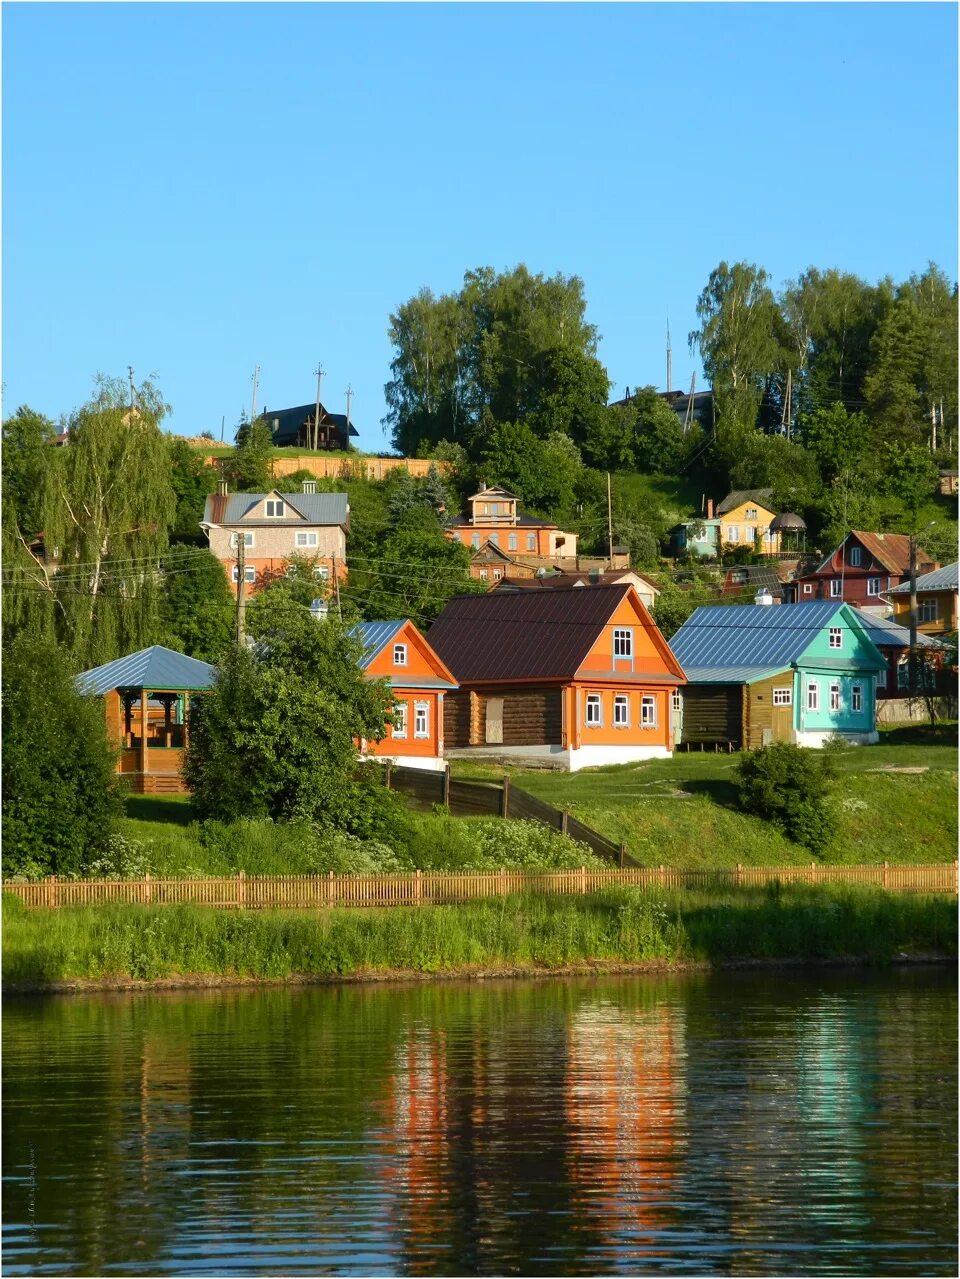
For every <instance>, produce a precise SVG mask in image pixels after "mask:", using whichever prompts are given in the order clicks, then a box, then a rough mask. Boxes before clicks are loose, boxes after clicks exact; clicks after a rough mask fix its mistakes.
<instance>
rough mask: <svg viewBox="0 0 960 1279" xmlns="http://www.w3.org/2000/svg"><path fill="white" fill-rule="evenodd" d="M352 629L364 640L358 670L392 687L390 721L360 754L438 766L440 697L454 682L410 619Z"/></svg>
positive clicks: (412, 765) (414, 765) (440, 753)
mask: <svg viewBox="0 0 960 1279" xmlns="http://www.w3.org/2000/svg"><path fill="white" fill-rule="evenodd" d="M352 632H353V634H354V635H355V636H357V638H358V639H359V640H360V642H361V643H362V645H363V649H364V655H363V658H362V659H361V662H360V665H361V668H362V670H363V671H364V672H365V673H366V675H367V676H368V677H369V678H370V679H388V680H389V681H390V684H391V686H392V688H393V692H394V707H393V723H392V724H389V725H388V726H387V735H386V737H384V738H383V740H382V741H379V742H364V743H362V749H363V751H364V753H365V754H367V755H376V756H377V757H378V758H381V759H389V760H391V761H392V762H393V763H395V764H400V765H403V766H404V767H406V768H426V769H435V770H440V769H442V768H443V767H444V760H443V699H444V695H445V694H449V693H451V692H455V691H456V688H457V681H456V680H455V679H454V677H453V676H452V675H451V674H450V671H449V670H448V669H447V667H446V666H445V665H444V664H443V662H442V661H441V660H440V658H439V657H438V656H437V654H436V653H435V652H434V651H433V648H432V647H431V646H430V644H428V643H427V641H426V639H425V638H424V637H423V635H421V634H420V632H419V631H418V630H417V628H416V626H414V624H413V622H411V621H410V620H409V619H401V620H398V621H392V622H359V623H358V624H357V625H356V626H355V627H353V628H352Z"/></svg>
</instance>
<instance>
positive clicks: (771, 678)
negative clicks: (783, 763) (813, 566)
mask: <svg viewBox="0 0 960 1279" xmlns="http://www.w3.org/2000/svg"><path fill="white" fill-rule="evenodd" d="M670 647H671V648H672V649H673V652H674V655H675V656H676V658H677V660H678V661H679V662H680V665H681V666H682V667H683V671H684V674H685V675H686V677H687V686H686V687H685V688H684V689H683V690H682V692H681V705H680V708H679V711H680V723H679V725H678V726H677V727H678V729H679V740H680V743H681V744H684V743H686V744H687V745H688V746H689V745H695V744H700V745H708V744H717V745H727V746H730V747H733V748H735V749H753V748H755V747H757V746H763V745H766V744H767V743H769V742H774V741H788V742H795V743H796V744H797V745H799V746H822V745H823V744H824V742H826V741H827V740H828V739H829V738H830V737H841V738H844V739H845V740H846V741H849V742H855V743H865V742H875V741H876V740H877V727H876V708H877V684H878V682H880V683H882V682H883V681H884V680H885V679H886V672H887V662H886V659H885V658H884V656H883V654H882V653H881V652H880V650H879V649H878V648H877V646H876V644H874V642H873V640H872V639H871V638H870V635H869V634H868V631H867V628H866V625H865V621H864V619H863V618H862V617H861V616H860V614H859V613H858V611H857V609H855V608H853V607H852V606H851V605H849V604H843V603H841V602H840V601H831V600H812V601H810V602H808V603H804V604H781V605H762V604H754V605H746V606H737V607H729V608H727V607H723V606H720V607H716V606H710V607H706V608H698V609H697V610H696V611H695V612H694V613H693V614H692V615H691V616H690V617H689V618H688V619H687V621H686V622H684V624H683V626H681V627H680V629H679V630H678V631H677V633H676V634H675V635H674V636H673V638H672V639H671V641H670Z"/></svg>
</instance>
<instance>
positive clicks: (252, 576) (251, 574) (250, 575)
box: [233, 564, 257, 582]
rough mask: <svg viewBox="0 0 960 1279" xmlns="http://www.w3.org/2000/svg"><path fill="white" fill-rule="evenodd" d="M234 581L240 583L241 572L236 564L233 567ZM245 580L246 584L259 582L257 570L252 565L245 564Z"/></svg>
mask: <svg viewBox="0 0 960 1279" xmlns="http://www.w3.org/2000/svg"><path fill="white" fill-rule="evenodd" d="M233 580H234V581H235V582H239V581H240V570H239V568H238V567H237V565H236V564H234V566H233ZM243 580H244V581H245V582H255V581H256V580H257V570H256V568H255V567H254V566H253V565H252V564H244V566H243Z"/></svg>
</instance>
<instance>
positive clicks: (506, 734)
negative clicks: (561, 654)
mask: <svg viewBox="0 0 960 1279" xmlns="http://www.w3.org/2000/svg"><path fill="white" fill-rule="evenodd" d="M491 698H501V699H502V700H503V742H502V745H504V746H541V745H555V746H559V745H561V744H562V736H563V710H562V704H561V690H560V689H559V688H557V687H549V688H524V689H523V690H522V691H520V690H516V691H514V690H511V688H510V686H509V685H486V686H485V687H483V688H477V689H471V690H470V691H469V692H468V691H465V690H463V689H461V691H460V692H458V693H448V694H447V695H446V697H445V698H444V699H443V735H444V741H445V745H446V746H447V748H448V749H455V748H456V747H463V746H485V745H486V744H487V703H488V702H489V700H490V699H491Z"/></svg>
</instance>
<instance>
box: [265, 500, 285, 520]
mask: <svg viewBox="0 0 960 1279" xmlns="http://www.w3.org/2000/svg"><path fill="white" fill-rule="evenodd" d="M263 507H264V514H265V518H266V519H268V520H282V519H284V517H285V515H286V509H287V504H286V502H283V501H281V500H280V498H279V497H271V498H268V499H267V500H266V501H265V502H264V504H263Z"/></svg>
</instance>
